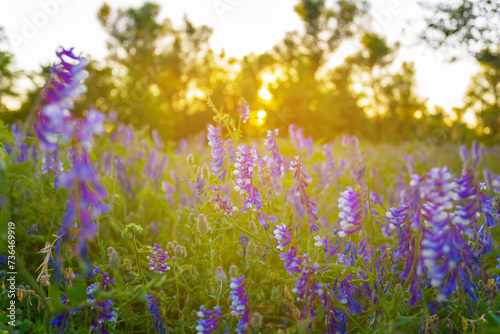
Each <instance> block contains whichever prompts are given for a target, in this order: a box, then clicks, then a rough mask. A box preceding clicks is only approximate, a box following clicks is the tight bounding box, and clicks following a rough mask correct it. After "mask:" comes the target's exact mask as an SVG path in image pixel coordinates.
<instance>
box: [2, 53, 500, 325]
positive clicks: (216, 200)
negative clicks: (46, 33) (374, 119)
mask: <svg viewBox="0 0 500 334" xmlns="http://www.w3.org/2000/svg"><path fill="white" fill-rule="evenodd" d="M60 57H61V61H62V66H57V65H56V66H54V68H53V76H52V79H51V80H52V81H51V82H50V83H49V85H48V86H47V87H48V88H47V89H46V91H45V92H44V97H45V99H44V105H43V107H42V108H41V110H40V111H39V113H38V115H37V117H36V118H35V119H32V120H31V119H30V120H28V122H26V124H24V125H23V126H16V125H8V126H3V125H2V126H1V127H0V146H1V148H2V149H1V150H0V182H1V186H0V198H1V200H0V210H1V217H2V218H1V223H2V224H1V225H2V236H1V237H2V243H1V244H2V249H1V254H2V261H1V262H0V266H1V267H2V269H1V279H2V293H1V294H0V306H1V313H0V318H1V319H2V325H1V326H2V327H1V329H3V330H4V331H7V332H14V331H17V332H18V333H45V332H58V333H64V332H67V333H89V332H98V333H107V332H109V333H136V332H137V333H150V332H159V333H167V332H168V333H194V332H198V333H210V332H213V333H228V332H235V331H236V332H237V333H276V332H281V333H306V332H316V333H347V332H348V333H424V332H425V333H433V332H445V333H464V332H472V331H475V332H491V333H495V332H496V330H497V329H496V328H497V327H498V326H500V319H499V318H498V317H497V312H498V307H499V304H500V297H499V294H498V288H499V287H500V285H499V284H500V279H497V278H498V275H499V273H500V270H499V269H497V265H498V263H499V262H498V260H497V257H498V245H497V243H496V242H495V241H496V239H497V236H498V232H497V229H498V227H497V225H498V220H499V215H500V212H499V204H498V193H499V192H500V175H497V174H496V173H499V172H500V164H499V161H498V156H499V151H498V147H485V146H482V145H479V144H478V143H476V142H474V143H472V144H471V145H462V146H460V145H458V144H455V143H451V142H448V141H446V140H443V139H442V138H439V136H437V137H436V138H429V140H428V141H426V142H418V143H417V142H415V143H402V144H400V145H385V144H370V143H364V142H361V143H360V142H359V141H358V139H357V138H356V137H354V136H344V137H342V138H339V139H338V140H336V141H333V142H327V143H326V142H318V141H316V142H315V141H313V139H312V138H311V137H308V134H305V133H304V131H303V130H302V129H300V127H297V126H295V125H290V127H289V129H288V135H286V134H284V133H278V131H277V130H274V129H271V130H270V131H269V132H268V133H267V136H266V137H265V138H262V139H255V138H247V137H245V136H244V135H243V131H242V130H241V129H242V125H243V124H244V123H245V121H246V120H247V118H248V110H249V108H248V106H247V105H246V103H245V101H244V100H241V102H240V107H239V109H238V111H239V114H238V115H229V114H227V113H224V112H223V111H222V110H221V109H216V108H215V107H214V106H213V105H211V103H210V102H209V105H211V107H212V108H213V110H214V120H213V123H212V125H209V126H208V128H207V133H200V134H199V135H196V136H193V137H191V138H187V139H185V140H181V141H180V142H178V143H170V142H163V141H162V140H161V138H160V136H159V134H158V132H156V131H149V130H148V129H146V128H144V129H134V128H132V127H130V126H128V125H126V124H122V123H120V122H118V121H116V115H114V114H113V113H109V114H106V115H105V114H103V113H100V112H98V111H96V110H92V109H90V110H88V111H87V112H86V113H85V118H83V119H76V118H75V117H73V116H72V114H71V112H70V110H71V107H72V103H71V101H72V99H74V98H76V97H78V96H79V95H80V94H81V93H83V92H84V86H83V84H82V80H83V79H84V78H85V71H84V68H85V61H84V58H81V57H78V56H75V55H74V54H73V53H72V52H70V51H65V52H62V53H61V54H60ZM282 132H283V131H282ZM10 222H12V224H11V223H10ZM14 225H15V228H10V229H9V227H11V226H14ZM12 231H13V232H12ZM10 265H14V266H15V267H14V269H12V268H11V267H10ZM14 271H15V272H16V274H13V273H12V272H14ZM12 277H14V278H15V284H14V285H13V286H12V285H11V283H10V282H11V281H9V279H12ZM12 292H14V293H12ZM12 301H14V302H15V303H14V305H15V307H14V308H11V307H10V305H11V302H12Z"/></svg>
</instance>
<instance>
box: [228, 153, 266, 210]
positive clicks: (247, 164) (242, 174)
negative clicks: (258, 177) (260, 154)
mask: <svg viewBox="0 0 500 334" xmlns="http://www.w3.org/2000/svg"><path fill="white" fill-rule="evenodd" d="M236 154H237V157H236V163H235V164H234V167H236V170H235V171H234V174H235V175H236V180H235V181H236V187H234V189H235V190H236V191H238V192H239V193H240V194H241V195H243V194H245V195H246V196H247V198H246V199H245V202H244V203H243V209H242V210H241V212H243V213H245V212H247V211H248V210H250V209H253V210H255V211H258V210H260V209H261V208H262V202H261V196H260V193H259V190H258V189H257V187H255V186H254V184H253V180H252V177H253V173H254V167H255V164H256V162H257V152H255V150H250V149H249V148H248V146H246V145H243V146H238V150H237V152H236Z"/></svg>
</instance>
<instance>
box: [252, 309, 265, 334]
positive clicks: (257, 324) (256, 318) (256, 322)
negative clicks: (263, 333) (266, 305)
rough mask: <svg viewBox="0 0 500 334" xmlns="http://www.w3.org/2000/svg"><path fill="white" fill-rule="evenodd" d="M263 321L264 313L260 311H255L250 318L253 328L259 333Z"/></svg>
mask: <svg viewBox="0 0 500 334" xmlns="http://www.w3.org/2000/svg"><path fill="white" fill-rule="evenodd" d="M262 321H263V318H262V315H261V314H260V313H259V312H255V313H254V314H253V315H252V318H251V319H250V327H252V329H253V330H254V331H255V332H257V333H258V332H259V330H260V328H261V327H262Z"/></svg>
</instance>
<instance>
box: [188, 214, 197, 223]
mask: <svg viewBox="0 0 500 334" xmlns="http://www.w3.org/2000/svg"><path fill="white" fill-rule="evenodd" d="M195 221H196V219H195V216H194V213H192V212H191V213H190V214H189V217H188V222H189V224H194V222H195Z"/></svg>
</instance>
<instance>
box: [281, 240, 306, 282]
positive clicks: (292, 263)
mask: <svg viewBox="0 0 500 334" xmlns="http://www.w3.org/2000/svg"><path fill="white" fill-rule="evenodd" d="M280 259H281V260H282V261H285V263H284V267H285V269H286V271H287V272H288V274H289V275H290V276H293V275H295V274H298V273H300V264H301V263H302V261H303V260H304V257H301V258H298V257H297V247H296V246H292V247H291V248H290V250H288V252H286V253H281V254H280Z"/></svg>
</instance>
